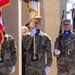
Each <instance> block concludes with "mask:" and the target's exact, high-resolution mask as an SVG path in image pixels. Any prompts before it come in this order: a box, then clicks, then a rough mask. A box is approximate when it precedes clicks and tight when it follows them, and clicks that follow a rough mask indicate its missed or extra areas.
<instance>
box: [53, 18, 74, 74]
mask: <svg viewBox="0 0 75 75" xmlns="http://www.w3.org/2000/svg"><path fill="white" fill-rule="evenodd" d="M70 22H71V21H70V19H63V20H62V29H63V33H61V34H60V35H58V37H57V38H56V41H55V47H54V56H55V57H57V75H75V33H73V32H72V31H71V24H70Z"/></svg>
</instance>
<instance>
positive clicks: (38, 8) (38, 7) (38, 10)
mask: <svg viewBox="0 0 75 75" xmlns="http://www.w3.org/2000/svg"><path fill="white" fill-rule="evenodd" d="M37 12H38V16H40V2H38V3H37ZM34 27H35V25H34ZM33 39H34V59H37V56H36V43H35V35H34V37H33Z"/></svg>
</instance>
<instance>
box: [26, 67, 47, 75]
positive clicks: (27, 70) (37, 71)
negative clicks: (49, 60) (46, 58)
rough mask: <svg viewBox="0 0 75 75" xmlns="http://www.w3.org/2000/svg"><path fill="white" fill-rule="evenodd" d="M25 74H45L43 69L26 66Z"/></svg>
mask: <svg viewBox="0 0 75 75" xmlns="http://www.w3.org/2000/svg"><path fill="white" fill-rule="evenodd" d="M26 75H46V73H45V71H44V70H41V69H37V68H34V69H33V68H27V69H26Z"/></svg>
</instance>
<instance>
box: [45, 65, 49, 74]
mask: <svg viewBox="0 0 75 75" xmlns="http://www.w3.org/2000/svg"><path fill="white" fill-rule="evenodd" d="M49 72H50V67H49V66H46V68H45V73H46V74H48V73H49Z"/></svg>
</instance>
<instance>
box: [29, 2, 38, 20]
mask: <svg viewBox="0 0 75 75" xmlns="http://www.w3.org/2000/svg"><path fill="white" fill-rule="evenodd" d="M29 7H30V8H32V9H34V10H36V11H37V2H36V1H30V2H29ZM34 14H35V13H34V12H33V11H31V12H30V14H29V20H30V19H31V18H33V17H34Z"/></svg>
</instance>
